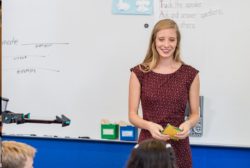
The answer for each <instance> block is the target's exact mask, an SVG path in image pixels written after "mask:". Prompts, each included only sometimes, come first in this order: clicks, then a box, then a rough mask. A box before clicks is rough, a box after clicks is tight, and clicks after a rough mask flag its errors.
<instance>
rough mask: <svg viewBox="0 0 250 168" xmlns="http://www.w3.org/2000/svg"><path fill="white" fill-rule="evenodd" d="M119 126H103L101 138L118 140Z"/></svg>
mask: <svg viewBox="0 0 250 168" xmlns="http://www.w3.org/2000/svg"><path fill="white" fill-rule="evenodd" d="M118 132H119V125H118V124H102V125H101V138H102V139H118V135H119V134H118Z"/></svg>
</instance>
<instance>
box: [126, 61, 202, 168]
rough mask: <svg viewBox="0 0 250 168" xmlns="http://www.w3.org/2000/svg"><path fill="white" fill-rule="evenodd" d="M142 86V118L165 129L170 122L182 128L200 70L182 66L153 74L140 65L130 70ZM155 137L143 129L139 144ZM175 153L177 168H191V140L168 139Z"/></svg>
mask: <svg viewBox="0 0 250 168" xmlns="http://www.w3.org/2000/svg"><path fill="white" fill-rule="evenodd" d="M131 71H133V72H134V73H135V74H136V76H137V78H138V80H139V82H140V85H141V106H142V114H143V119H145V120H147V121H152V122H155V123H158V124H160V125H162V126H163V127H165V126H166V125H167V124H168V123H170V124H172V125H174V126H176V127H179V126H180V124H181V123H182V122H184V117H185V108H186V104H187V102H188V95H189V90H190V86H191V84H192V82H193V80H194V78H195V76H196V75H197V74H198V72H199V71H198V70H196V69H195V68H193V67H192V66H190V65H186V64H182V65H181V67H180V68H179V69H178V70H176V71H175V72H173V73H171V74H160V73H156V72H153V71H149V72H146V73H145V72H143V71H141V70H140V68H139V65H137V66H136V67H134V68H131ZM149 138H152V136H151V134H150V132H149V131H148V130H144V129H142V130H141V132H140V135H139V140H138V141H139V142H141V141H143V140H145V139H149ZM169 143H171V145H172V146H173V149H174V151H175V155H176V159H177V166H178V168H191V167H192V157H191V149H190V145H189V138H186V139H183V140H179V141H173V140H169Z"/></svg>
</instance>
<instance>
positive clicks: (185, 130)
mask: <svg viewBox="0 0 250 168" xmlns="http://www.w3.org/2000/svg"><path fill="white" fill-rule="evenodd" d="M179 128H180V129H181V130H182V131H181V132H179V133H177V134H176V135H175V137H176V138H178V139H185V138H186V137H188V136H189V133H190V129H191V125H190V122H189V121H185V122H183V123H182V124H181V125H180V126H179Z"/></svg>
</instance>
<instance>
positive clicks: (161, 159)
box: [127, 139, 177, 168]
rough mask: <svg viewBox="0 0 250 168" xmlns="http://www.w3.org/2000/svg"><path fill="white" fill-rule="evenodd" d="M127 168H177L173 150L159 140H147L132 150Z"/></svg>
mask: <svg viewBox="0 0 250 168" xmlns="http://www.w3.org/2000/svg"><path fill="white" fill-rule="evenodd" d="M127 168H177V167H176V160H175V154H174V151H173V148H172V147H171V145H170V144H167V143H165V142H162V141H159V140H155V139H148V140H145V141H143V142H141V143H140V144H137V145H136V146H135V147H134V149H133V150H132V152H131V155H130V158H129V160H128V163H127Z"/></svg>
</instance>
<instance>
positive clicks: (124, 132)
mask: <svg viewBox="0 0 250 168" xmlns="http://www.w3.org/2000/svg"><path fill="white" fill-rule="evenodd" d="M137 138H138V128H136V127H134V126H120V140H123V141H136V140H137Z"/></svg>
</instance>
